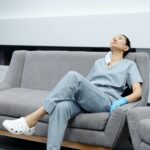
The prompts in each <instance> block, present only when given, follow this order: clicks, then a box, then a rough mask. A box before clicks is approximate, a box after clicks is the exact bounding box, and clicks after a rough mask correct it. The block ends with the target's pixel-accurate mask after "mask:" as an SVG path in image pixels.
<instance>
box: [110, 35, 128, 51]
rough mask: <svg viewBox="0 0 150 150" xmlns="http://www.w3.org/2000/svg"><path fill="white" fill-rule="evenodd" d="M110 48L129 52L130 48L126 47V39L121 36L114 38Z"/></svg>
mask: <svg viewBox="0 0 150 150" xmlns="http://www.w3.org/2000/svg"><path fill="white" fill-rule="evenodd" d="M110 48H111V49H112V50H113V49H117V50H121V51H127V50H128V49H129V47H128V46H127V45H126V38H125V37H124V36H123V35H121V34H119V35H116V36H115V37H113V38H112V40H111V42H110Z"/></svg>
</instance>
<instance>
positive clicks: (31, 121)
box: [25, 106, 47, 128]
mask: <svg viewBox="0 0 150 150" xmlns="http://www.w3.org/2000/svg"><path fill="white" fill-rule="evenodd" d="M46 114H47V112H46V111H45V109H44V106H41V107H40V108H38V109H37V110H36V111H34V112H33V113H31V114H29V115H28V116H26V117H25V120H26V122H27V124H28V126H29V127H30V128H32V127H34V126H36V124H37V122H38V121H39V120H40V119H41V118H42V117H44V116H45V115H46Z"/></svg>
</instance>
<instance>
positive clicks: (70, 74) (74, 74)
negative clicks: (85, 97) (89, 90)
mask: <svg viewBox="0 0 150 150" xmlns="http://www.w3.org/2000/svg"><path fill="white" fill-rule="evenodd" d="M67 76H68V77H71V78H76V77H79V76H80V74H79V73H78V72H76V71H69V72H68V73H67Z"/></svg>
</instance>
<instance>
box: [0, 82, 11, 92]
mask: <svg viewBox="0 0 150 150" xmlns="http://www.w3.org/2000/svg"><path fill="white" fill-rule="evenodd" d="M9 88H11V86H10V85H8V84H6V83H0V91H2V90H7V89H9Z"/></svg>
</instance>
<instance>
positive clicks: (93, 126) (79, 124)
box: [68, 112, 110, 131]
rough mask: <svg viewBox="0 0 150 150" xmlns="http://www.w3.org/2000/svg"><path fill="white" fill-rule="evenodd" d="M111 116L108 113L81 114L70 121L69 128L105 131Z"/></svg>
mask: <svg viewBox="0 0 150 150" xmlns="http://www.w3.org/2000/svg"><path fill="white" fill-rule="evenodd" d="M109 116H110V113H107V112H101V113H81V114H79V115H77V116H76V117H75V118H73V119H71V120H70V122H69V126H68V127H72V128H79V129H89V130H100V131H103V130H104V129H105V125H106V123H107V121H108V119H109Z"/></svg>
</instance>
